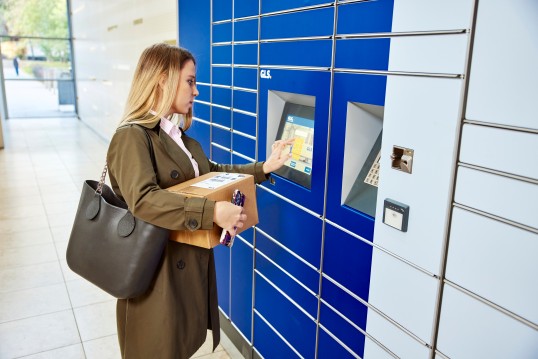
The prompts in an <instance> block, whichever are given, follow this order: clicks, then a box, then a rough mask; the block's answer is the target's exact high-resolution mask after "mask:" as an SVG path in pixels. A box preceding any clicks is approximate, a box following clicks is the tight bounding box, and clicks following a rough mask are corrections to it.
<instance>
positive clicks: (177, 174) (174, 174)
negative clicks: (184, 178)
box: [170, 170, 179, 179]
mask: <svg viewBox="0 0 538 359" xmlns="http://www.w3.org/2000/svg"><path fill="white" fill-rule="evenodd" d="M170 177H172V178H173V179H178V178H179V172H178V171H176V170H173V171H172V172H170Z"/></svg>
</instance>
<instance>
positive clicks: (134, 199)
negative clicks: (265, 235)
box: [107, 44, 292, 359]
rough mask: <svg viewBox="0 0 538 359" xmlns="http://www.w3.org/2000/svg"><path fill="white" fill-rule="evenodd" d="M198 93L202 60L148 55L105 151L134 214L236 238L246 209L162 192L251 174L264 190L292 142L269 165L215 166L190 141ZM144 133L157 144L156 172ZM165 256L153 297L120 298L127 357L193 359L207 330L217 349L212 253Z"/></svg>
mask: <svg viewBox="0 0 538 359" xmlns="http://www.w3.org/2000/svg"><path fill="white" fill-rule="evenodd" d="M197 95H198V90H197V88H196V65H195V60H194V58H193V56H192V55H191V54H190V53H189V52H188V51H186V50H185V49H181V48H178V47H176V46H170V45H166V44H157V45H153V46H151V47H149V48H147V49H146V50H145V51H144V52H143V53H142V56H141V57H140V60H139V62H138V65H137V68H136V70H135V74H134V78H133V82H132V85H131V90H130V92H129V97H128V100H127V104H126V109H125V113H124V116H123V120H122V121H121V123H120V125H119V127H118V129H117V131H116V133H115V134H114V136H113V138H112V141H111V143H110V147H109V150H108V155H107V163H108V168H109V175H110V182H111V184H112V188H113V189H114V192H116V194H117V195H118V196H120V197H121V198H123V199H124V200H125V202H126V203H127V204H128V206H129V209H130V210H131V211H132V213H133V214H134V216H136V217H138V218H140V219H142V220H144V221H146V222H149V223H152V224H154V225H157V226H160V227H165V228H168V229H171V230H185V229H189V230H196V229H210V228H212V227H213V223H216V224H217V225H218V226H220V227H222V228H224V229H227V230H228V231H230V233H234V227H237V228H241V227H242V226H243V222H244V220H245V219H246V216H245V215H244V214H242V213H241V212H242V209H241V207H238V206H235V205H233V204H232V203H230V202H214V201H210V200H206V199H203V198H185V197H183V196H181V195H178V194H175V193H171V192H168V191H166V190H164V189H165V188H168V187H170V186H173V185H175V184H178V183H180V182H183V181H186V180H189V179H192V178H194V177H197V176H199V175H202V174H205V173H208V172H211V171H221V172H224V171H225V172H240V173H248V174H251V175H254V178H255V181H256V182H257V183H260V182H262V181H264V180H266V179H267V175H268V174H269V173H270V172H272V171H274V170H276V169H278V168H280V167H281V166H282V164H283V163H284V162H285V161H286V160H287V159H288V158H289V155H288V154H285V152H283V150H284V148H285V147H286V146H287V145H290V144H291V143H292V142H291V141H288V142H284V141H279V142H277V143H275V144H274V145H273V151H272V153H271V155H270V156H269V158H268V159H267V161H265V162H261V163H260V162H258V163H252V164H248V165H218V164H216V163H213V162H211V161H209V160H208V158H207V157H206V155H205V154H204V152H203V150H202V148H201V146H200V144H199V143H198V142H196V141H195V140H194V139H192V138H190V137H188V136H187V135H186V134H185V133H184V131H185V130H187V129H188V128H189V126H190V124H191V121H192V105H193V101H194V98H195V97H196V96H197ZM173 114H181V115H182V118H183V121H182V125H181V128H178V126H176V125H175V124H174V123H172V122H171V121H170V119H171V117H172V115H173ZM144 131H146V132H147V133H148V134H149V138H150V139H151V142H152V147H153V151H154V157H155V163H156V170H154V167H153V162H152V159H151V156H150V147H149V143H148V138H147V136H146V134H145V133H144ZM187 224H188V226H187ZM163 257H164V258H163V261H162V264H161V265H160V267H159V269H158V271H157V274H156V278H155V280H154V283H153V284H152V286H151V287H150V289H149V290H148V292H147V293H145V294H144V295H142V296H140V297H137V298H134V299H128V300H122V299H120V300H118V304H117V324H118V339H119V342H120V348H121V353H122V357H123V358H127V359H132V358H144V359H146V358H159V359H167V358H170V359H172V358H173V359H177V358H188V357H190V356H191V355H192V354H194V353H195V352H196V350H197V349H198V348H199V347H200V346H201V345H202V344H203V343H204V341H205V338H206V333H207V329H212V330H213V349H215V348H216V346H217V345H218V343H219V338H220V332H219V330H220V326H219V316H218V307H217V287H216V278H215V263H214V257H213V250H212V249H205V248H199V247H194V246H190V245H187V244H183V243H177V242H173V241H169V242H168V244H167V247H166V249H165V253H164V255H163Z"/></svg>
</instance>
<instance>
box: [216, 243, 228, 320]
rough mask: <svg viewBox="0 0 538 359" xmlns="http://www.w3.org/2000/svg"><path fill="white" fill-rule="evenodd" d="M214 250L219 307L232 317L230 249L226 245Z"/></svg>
mask: <svg viewBox="0 0 538 359" xmlns="http://www.w3.org/2000/svg"><path fill="white" fill-rule="evenodd" d="M213 251H214V253H215V268H216V271H217V292H218V297H219V307H220V309H221V310H222V311H223V313H224V314H226V316H228V317H230V249H229V248H228V247H225V246H216V247H215V248H214V249H213Z"/></svg>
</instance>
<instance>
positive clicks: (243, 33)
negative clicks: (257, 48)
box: [234, 19, 258, 41]
mask: <svg viewBox="0 0 538 359" xmlns="http://www.w3.org/2000/svg"><path fill="white" fill-rule="evenodd" d="M253 40H254V41H256V40H258V19H254V20H245V21H236V22H235V23H234V41H253Z"/></svg>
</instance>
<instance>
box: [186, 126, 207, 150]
mask: <svg viewBox="0 0 538 359" xmlns="http://www.w3.org/2000/svg"><path fill="white" fill-rule="evenodd" d="M209 129H210V127H209V125H206V124H205V123H202V122H199V121H192V124H191V127H189V129H188V130H187V135H189V136H191V137H192V138H194V139H195V140H196V141H198V142H200V144H201V145H202V149H203V150H204V153H205V154H206V156H209V144H210V138H211V137H210V135H209Z"/></svg>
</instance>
